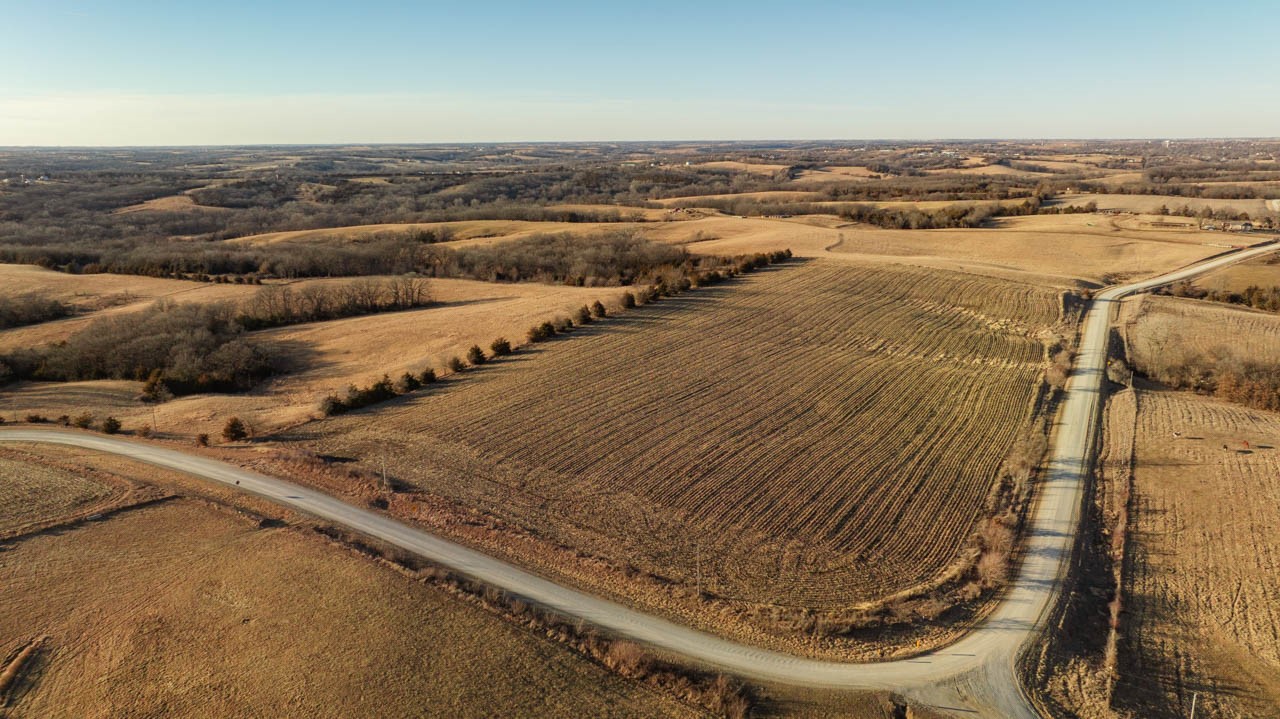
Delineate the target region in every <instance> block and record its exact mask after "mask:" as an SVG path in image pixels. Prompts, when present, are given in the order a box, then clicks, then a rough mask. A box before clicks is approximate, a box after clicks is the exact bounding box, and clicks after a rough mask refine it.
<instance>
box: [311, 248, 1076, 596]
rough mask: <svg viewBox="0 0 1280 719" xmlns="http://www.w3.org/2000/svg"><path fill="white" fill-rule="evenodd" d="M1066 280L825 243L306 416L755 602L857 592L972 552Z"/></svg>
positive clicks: (369, 451)
mask: <svg viewBox="0 0 1280 719" xmlns="http://www.w3.org/2000/svg"><path fill="white" fill-rule="evenodd" d="M1060 303H1061V298H1060V296H1059V294H1058V293H1055V292H1053V291H1049V290H1044V289H1038V288H1036V287H1033V286H1030V285H1025V284H1017V283H1012V282H1003V283H1002V282H996V281H992V280H989V279H987V278H980V277H974V276H965V275H959V274H947V273H940V272H933V271H927V270H920V269H911V268H903V267H892V266H874V265H869V266H856V265H851V264H848V263H838V262H831V261H812V262H807V263H804V264H801V265H799V266H785V267H783V268H781V269H777V270H774V271H769V272H765V273H762V274H759V275H752V276H750V277H749V278H746V279H744V280H741V281H740V283H739V285H738V286H736V287H728V288H721V289H710V290H701V291H699V292H697V293H695V294H692V295H686V296H682V297H680V298H676V299H669V300H663V301H662V302H661V303H660V304H658V305H657V306H655V307H651V308H645V309H643V310H640V311H637V312H633V313H628V314H625V315H623V316H622V317H621V318H619V319H616V320H613V321H611V322H610V323H609V324H608V325H605V326H604V327H602V328H600V329H592V330H589V332H590V333H591V334H593V335H596V336H593V337H591V338H590V339H582V340H579V339H577V338H573V339H570V340H567V341H561V342H553V343H549V344H544V345H538V346H537V348H536V349H533V350H526V351H525V352H522V353H520V354H519V355H517V356H516V358H515V359H514V360H513V361H508V362H503V363H499V364H498V365H496V366H494V367H492V368H486V369H484V370H482V371H480V372H477V373H475V374H474V375H473V376H469V377H466V378H464V379H463V381H462V383H461V384H460V386H457V387H455V388H453V389H450V391H448V392H445V393H442V394H439V395H437V396H432V397H425V398H420V399H417V398H415V399H410V400H401V401H398V402H393V403H390V404H387V405H384V406H383V407H382V408H381V409H378V410H376V411H372V412H364V413H357V414H354V415H349V416H345V417H340V418H334V419H330V420H326V421H323V422H321V423H318V424H314V425H310V426H308V428H307V430H306V433H307V435H308V436H312V437H314V440H313V441H311V442H309V443H308V444H310V445H311V446H313V447H314V448H315V449H316V450H317V451H322V452H325V453H328V454H333V455H338V456H355V457H363V458H365V459H366V460H371V459H373V458H376V457H379V456H381V455H382V454H383V453H386V456H387V458H388V460H387V461H388V464H389V466H393V467H394V473H395V475H396V477H397V479H399V480H400V481H407V482H410V483H412V484H415V485H418V486H420V487H423V488H425V489H427V490H429V491H431V492H434V493H438V494H442V495H445V496H448V497H455V498H458V499H460V500H462V502H463V503H464V504H465V505H467V506H474V507H479V508H481V509H484V510H488V511H491V512H493V513H495V514H497V515H499V516H501V517H504V518H506V519H507V520H509V521H512V522H515V523H516V524H518V525H520V526H525V527H528V528H530V529H531V530H532V531H534V532H535V533H536V534H537V535H538V536H540V537H543V538H545V539H547V540H549V541H551V542H556V543H562V544H565V545H568V546H571V547H577V548H581V549H583V550H586V551H588V552H590V553H592V554H595V555H600V556H604V557H607V558H609V559H610V560H611V561H615V562H624V563H625V562H629V563H631V564H633V565H635V566H636V567H638V568H639V569H641V570H642V571H645V572H649V573H651V574H653V575H656V576H662V577H666V578H668V579H669V580H670V581H672V582H677V583H681V584H684V585H686V586H688V585H692V584H693V583H694V582H695V577H696V575H697V574H698V573H699V572H700V573H701V582H702V584H701V586H702V588H703V589H704V590H706V591H708V592H710V593H711V594H712V595H713V596H718V597H721V598H723V599H725V600H730V601H735V602H745V603H753V604H762V605H783V606H804V607H824V608H831V607H846V606H849V605H853V604H857V603H858V602H862V601H868V600H874V599H877V598H880V597H883V596H884V595H886V594H890V593H893V592H897V591H900V590H903V589H906V588H908V587H911V586H913V585H917V584H920V583H924V582H929V581H930V580H932V579H934V578H935V577H936V576H938V575H939V573H941V572H942V571H943V570H945V569H946V568H947V567H948V566H949V565H950V564H951V563H952V562H954V561H956V560H957V558H958V555H959V554H960V552H961V547H962V545H963V544H964V542H965V540H966V538H967V537H968V536H969V535H970V533H971V532H972V531H973V528H974V524H975V522H976V521H977V518H978V516H979V514H980V512H981V509H982V505H983V501H984V499H985V497H986V496H987V493H988V491H989V490H990V489H991V486H992V483H993V481H994V479H995V473H996V469H997V467H998V466H999V464H1000V463H1001V461H1002V460H1003V458H1004V457H1005V454H1006V452H1007V451H1008V449H1009V447H1010V445H1011V444H1012V442H1013V441H1014V439H1015V438H1016V437H1018V436H1019V435H1020V434H1022V433H1024V432H1026V431H1027V428H1028V425H1029V421H1030V416H1031V414H1032V409H1033V402H1034V400H1035V398H1036V397H1037V395H1038V392H1039V387H1040V376H1041V372H1042V370H1043V368H1044V350H1043V346H1042V343H1041V338H1045V337H1047V336H1048V334H1049V332H1050V330H1051V329H1054V328H1057V329H1062V328H1061V327H1059V326H1058V325H1059V321H1060V316H1059V315H1060Z"/></svg>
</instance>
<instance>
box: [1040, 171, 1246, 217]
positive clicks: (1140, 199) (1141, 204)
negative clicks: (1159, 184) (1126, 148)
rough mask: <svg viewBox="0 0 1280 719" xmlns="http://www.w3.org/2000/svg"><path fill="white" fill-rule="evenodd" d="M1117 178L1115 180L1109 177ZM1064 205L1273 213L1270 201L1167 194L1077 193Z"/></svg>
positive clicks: (1124, 208)
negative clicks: (1209, 209)
mask: <svg viewBox="0 0 1280 719" xmlns="http://www.w3.org/2000/svg"><path fill="white" fill-rule="evenodd" d="M1109 179H1114V178H1109ZM1132 179H1134V180H1139V179H1141V175H1139V176H1138V177H1135V178H1132ZM1060 201H1061V202H1063V203H1065V204H1070V205H1084V204H1087V203H1089V202H1096V203H1098V209H1102V210H1125V211H1128V212H1156V211H1157V210H1159V209H1160V207H1161V206H1162V205H1163V206H1165V207H1168V208H1169V209H1170V210H1174V209H1177V208H1179V207H1182V206H1183V205H1186V206H1187V207H1190V208H1191V209H1192V210H1195V211H1197V212H1199V211H1200V210H1201V209H1202V208H1205V207H1208V208H1211V209H1213V210H1233V211H1235V212H1247V213H1249V214H1250V215H1253V216H1255V217H1256V216H1258V215H1263V214H1266V213H1267V212H1268V211H1269V209H1270V208H1269V206H1268V205H1267V200H1251V199H1240V200H1218V199H1210V198H1199V197H1173V196H1165V195H1102V194H1075V195H1064V196H1063V197H1062V198H1061V200H1060Z"/></svg>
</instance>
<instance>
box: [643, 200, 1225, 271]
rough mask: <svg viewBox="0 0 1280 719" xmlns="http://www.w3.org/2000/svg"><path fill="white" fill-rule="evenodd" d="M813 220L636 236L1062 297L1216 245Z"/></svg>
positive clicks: (723, 223) (1111, 227)
mask: <svg viewBox="0 0 1280 719" xmlns="http://www.w3.org/2000/svg"><path fill="white" fill-rule="evenodd" d="M881 204H886V205H888V204H891V203H881ZM922 204H924V203H922ZM944 204H954V203H944ZM818 217H825V216H806V217H804V218H793V219H768V218H751V219H742V218H735V217H709V218H705V219H700V220H695V221H690V222H682V223H669V224H659V225H656V226H653V227H651V228H649V229H647V230H646V232H645V235H646V236H647V237H651V238H653V239H656V240H662V241H665V242H675V243H681V244H684V245H686V246H687V247H688V248H689V249H690V251H694V252H705V253H713V254H714V253H720V254H739V253H745V252H761V251H767V250H775V249H780V248H790V249H792V250H793V251H794V252H795V253H796V254H798V255H800V256H804V257H826V258H834V259H841V258H843V259H851V260H855V261H861V260H863V259H876V260H880V261H885V262H891V263H895V264H909V265H924V266H930V267H938V268H944V269H952V270H961V271H963V272H968V273H973V274H982V275H988V276H993V277H996V278H1006V279H1008V278H1012V279H1018V280H1022V281H1028V282H1035V283H1037V284H1042V285H1046V286H1050V287H1063V288H1071V287H1079V286H1080V285H1081V283H1082V282H1087V283H1093V284H1101V283H1103V282H1104V280H1105V279H1106V278H1107V277H1111V278H1116V277H1125V276H1142V275H1148V274H1154V273H1156V272H1159V271H1167V270H1171V269H1174V268H1177V267H1180V266H1183V265H1186V264H1189V263H1191V262H1194V261H1196V260H1199V259H1202V258H1204V257H1208V256H1210V255H1213V254H1216V253H1218V252H1221V251H1222V248H1221V247H1212V246H1208V245H1206V244H1205V242H1206V241H1208V240H1212V239H1214V238H1215V236H1214V235H1212V234H1206V233H1201V232H1198V231H1187V232H1170V231H1165V230H1152V229H1144V228H1140V227H1125V226H1122V225H1121V224H1119V223H1117V222H1114V221H1113V220H1112V219H1111V218H1105V217H1099V216H1097V215H1046V216H1035V217H1013V218H1007V219H1003V220H1000V221H999V223H998V226H997V227H995V228H980V229H957V230H923V231H919V230H918V231H909V230H886V229H880V228H877V227H870V226H867V225H854V224H851V223H848V222H832V223H824V224H827V225H829V226H820V225H817V224H815V223H814V220H815V219H816V218H818Z"/></svg>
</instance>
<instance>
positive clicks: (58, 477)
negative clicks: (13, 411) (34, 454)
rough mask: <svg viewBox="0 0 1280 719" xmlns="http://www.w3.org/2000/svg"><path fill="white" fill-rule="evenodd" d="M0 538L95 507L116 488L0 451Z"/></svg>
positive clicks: (15, 454) (116, 489) (8, 451)
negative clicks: (1, 490)
mask: <svg viewBox="0 0 1280 719" xmlns="http://www.w3.org/2000/svg"><path fill="white" fill-rule="evenodd" d="M0 487H3V488H4V491H3V492H0V537H3V536H5V535H7V534H11V533H15V532H21V531H22V530H23V528H24V527H29V526H32V525H36V524H39V523H41V522H42V521H48V520H50V519H57V518H60V517H64V516H67V515H71V514H76V513H78V512H79V511H80V510H84V509H86V508H89V507H95V506H99V505H101V504H103V503H104V501H106V500H108V499H110V498H111V497H113V496H115V495H116V494H117V493H118V488H116V487H112V486H110V485H107V484H103V483H101V482H98V481H95V480H93V479H91V478H88V477H85V476H80V475H77V474H76V473H73V472H69V471H66V470H64V469H59V468H55V467H48V466H43V465H39V464H32V463H30V462H26V461H22V458H21V455H19V454H18V453H16V452H14V451H12V450H9V449H4V448H0Z"/></svg>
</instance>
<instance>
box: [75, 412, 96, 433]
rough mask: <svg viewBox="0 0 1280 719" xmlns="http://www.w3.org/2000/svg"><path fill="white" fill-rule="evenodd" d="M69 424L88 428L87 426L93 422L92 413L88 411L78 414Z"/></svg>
mask: <svg viewBox="0 0 1280 719" xmlns="http://www.w3.org/2000/svg"><path fill="white" fill-rule="evenodd" d="M71 424H72V425H74V426H76V427H79V428H80V429H89V426H90V425H92V424H93V415H92V414H90V413H89V412H85V413H83V414H78V415H76V417H75V419H73V420H71Z"/></svg>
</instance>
